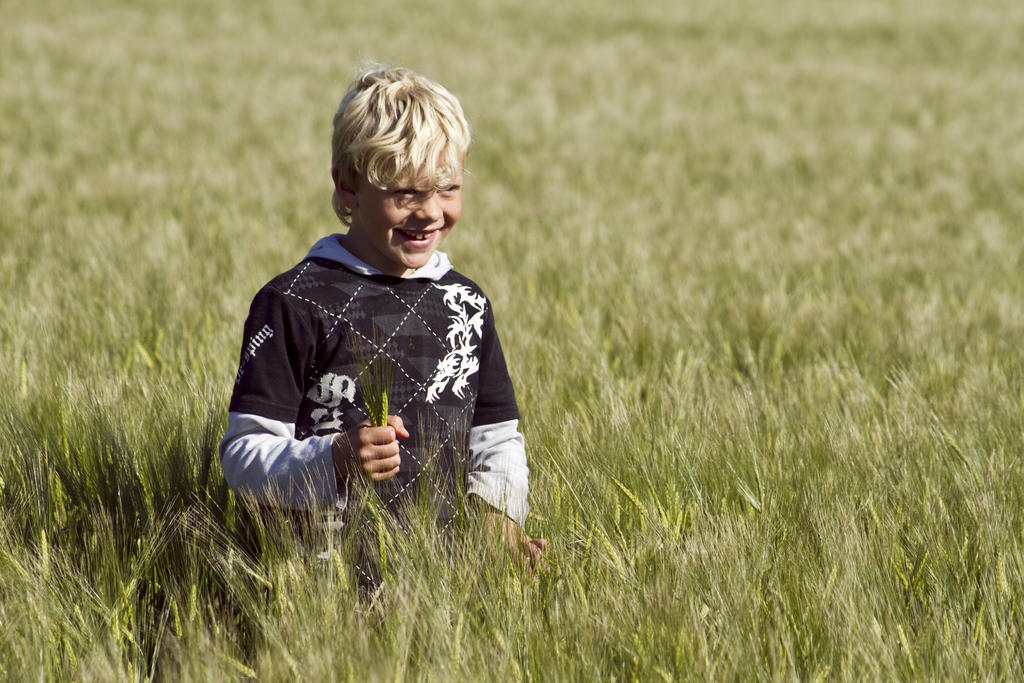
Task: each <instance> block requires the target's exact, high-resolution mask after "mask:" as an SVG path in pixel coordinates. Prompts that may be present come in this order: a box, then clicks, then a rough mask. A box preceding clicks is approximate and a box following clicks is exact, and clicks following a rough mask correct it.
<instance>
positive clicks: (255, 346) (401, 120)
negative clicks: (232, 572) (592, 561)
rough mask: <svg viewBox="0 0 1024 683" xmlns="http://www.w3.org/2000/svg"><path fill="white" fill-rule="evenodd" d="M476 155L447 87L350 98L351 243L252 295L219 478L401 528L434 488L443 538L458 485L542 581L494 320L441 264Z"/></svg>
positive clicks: (366, 88)
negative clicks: (385, 388) (352, 499)
mask: <svg viewBox="0 0 1024 683" xmlns="http://www.w3.org/2000/svg"><path fill="white" fill-rule="evenodd" d="M469 146H470V134H469V126H468V124H467V123H466V120H465V117H464V116H463V113H462V107H461V106H460V104H459V101H458V100H457V99H456V98H455V97H454V96H453V95H452V94H451V93H449V92H448V91H447V90H445V89H444V88H443V87H441V86H440V85H438V84H437V83H435V82H433V81H431V80H429V79H427V78H425V77H424V76H422V75H420V74H417V73H414V72H412V71H409V70H408V69H402V68H379V69H375V70H372V71H369V72H367V73H364V74H363V75H362V76H360V77H359V78H357V79H356V80H355V81H354V82H353V83H352V85H351V86H350V87H349V90H348V92H347V93H346V94H345V97H344V99H342V101H341V105H340V106H339V108H338V111H337V113H336V114H335V116H334V134H333V139H332V166H331V177H332V179H333V181H334V196H333V204H334V209H335V212H336V213H337V214H338V217H339V218H340V219H341V221H342V222H343V223H345V224H347V225H348V232H347V234H345V235H340V234H335V235H330V236H328V237H324V238H323V239H321V240H320V241H318V242H317V243H316V244H315V245H314V246H313V248H312V249H311V250H310V252H309V253H308V254H307V255H306V258H305V259H304V260H303V261H302V262H300V263H299V264H298V265H296V266H295V267H294V268H292V269H291V270H288V271H287V272H285V273H282V274H281V275H278V276H277V277H275V278H274V279H272V280H271V281H270V282H269V283H267V284H266V285H265V286H264V287H263V288H262V289H261V290H260V291H259V292H258V293H257V294H256V297H255V299H254V300H253V302H252V306H251V308H250V311H249V317H248V319H247V320H246V323H245V335H244V338H243V346H242V354H241V362H240V364H239V368H238V374H237V377H236V380H235V388H234V393H233V395H232V397H231V404H230V413H229V416H228V429H227V433H226V434H225V435H224V439H223V440H222V441H221V444H220V455H221V463H222V464H223V469H224V476H225V478H226V479H227V482H228V484H229V485H230V486H231V488H232V489H234V490H235V491H236V492H238V493H240V494H243V495H247V496H250V497H252V498H254V499H256V500H257V501H260V502H262V503H268V504H270V503H278V504H284V505H286V506H288V507H289V508H292V509H299V510H315V509H319V508H328V507H330V506H334V505H335V504H336V501H339V500H341V501H344V500H346V499H347V495H346V494H347V492H348V490H349V489H350V487H351V485H352V483H353V479H354V478H357V477H360V478H363V479H364V480H366V481H367V482H370V483H371V484H370V485H372V486H374V487H375V488H376V489H377V492H378V493H379V494H380V497H381V500H382V501H384V502H385V504H386V505H387V506H388V507H389V508H391V509H392V510H394V511H395V513H396V514H400V510H401V508H402V506H403V505H405V504H407V503H408V502H409V501H410V499H411V498H414V497H415V496H416V495H417V491H419V490H422V488H423V484H424V483H428V484H429V485H430V486H431V488H432V490H433V491H434V492H435V494H434V495H435V496H436V497H437V500H438V501H439V506H438V508H437V509H438V515H439V516H440V518H441V519H440V521H441V522H442V523H443V524H445V525H446V524H447V523H448V522H449V521H450V520H451V518H452V517H453V515H454V513H455V509H456V503H455V501H454V492H455V490H456V489H457V488H458V487H459V486H461V487H462V488H464V490H466V491H467V492H468V494H470V495H471V496H474V497H475V499H476V501H477V503H478V507H480V508H482V509H483V510H484V511H485V514H486V515H487V519H488V525H489V526H490V527H491V528H493V529H494V530H495V532H496V533H498V534H500V537H501V538H502V539H503V540H504V541H505V542H506V543H508V545H509V547H510V548H512V549H513V550H514V551H515V552H517V553H522V554H523V555H524V556H525V557H526V559H528V560H529V561H530V563H531V565H532V564H534V563H535V562H536V561H537V560H538V558H539V557H540V554H541V552H542V551H543V549H544V548H545V546H546V545H547V542H546V541H545V540H544V539H532V538H529V537H528V536H526V534H525V533H524V532H523V531H522V525H523V521H524V520H525V518H526V515H527V513H528V510H529V507H528V505H527V500H526V498H527V492H528V489H529V485H528V475H529V469H528V468H527V465H526V454H525V450H524V446H523V438H522V436H521V435H520V433H519V431H518V418H519V414H518V410H517V407H516V402H515V396H514V393H513V389H512V382H511V380H510V379H509V375H508V371H507V369H506V366H505V360H504V356H503V355H502V351H501V345H500V344H499V342H498V336H497V333H496V331H495V327H494V317H493V313H492V310H491V307H490V305H489V303H488V301H487V299H486V297H485V296H484V294H483V293H482V292H481V291H480V289H479V287H477V285H476V284H474V283H473V282H472V281H471V280H469V279H467V278H466V277H464V276H462V275H460V274H458V273H457V272H455V271H454V270H452V267H451V264H450V262H449V260H448V257H447V256H446V255H445V254H444V253H443V252H440V251H438V247H439V246H440V245H441V242H442V241H443V240H444V239H445V237H447V236H448V234H449V233H450V232H451V230H452V228H453V227H454V226H455V223H456V222H457V221H458V220H459V216H460V215H461V213H462V182H463V166H464V163H465V160H466V155H467V153H468V151H469ZM381 373H383V374H384V375H390V392H389V399H390V409H389V411H388V412H389V414H388V416H387V420H386V422H387V424H386V426H382V427H376V426H370V421H369V419H368V412H367V408H366V402H365V399H366V397H367V396H368V395H372V393H373V392H372V388H371V386H369V384H368V382H370V380H369V378H370V377H372V376H374V374H381ZM467 445H468V462H460V461H459V460H460V454H462V455H464V454H465V452H466V446H467ZM428 477H429V478H430V479H431V481H429V482H428V481H425V480H426V479H427V478H428ZM460 479H462V481H459V480H460ZM438 494H439V495H438Z"/></svg>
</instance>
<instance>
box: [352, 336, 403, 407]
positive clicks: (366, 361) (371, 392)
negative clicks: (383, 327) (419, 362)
mask: <svg viewBox="0 0 1024 683" xmlns="http://www.w3.org/2000/svg"><path fill="white" fill-rule="evenodd" d="M379 337H380V334H379V332H378V330H377V326H376V325H374V327H373V338H374V342H376V341H377V340H378V338H379ZM380 346H382V345H381V344H376V343H375V344H374V347H380ZM355 356H356V360H357V361H358V362H359V365H360V366H361V367H362V369H361V370H360V371H359V390H360V393H361V394H362V397H363V405H364V406H365V407H366V412H367V413H368V414H369V416H370V426H372V427H384V426H386V425H387V423H388V407H389V403H390V398H391V384H392V381H393V380H394V376H395V361H394V354H391V353H388V350H387V349H383V350H382V351H381V352H380V353H379V354H378V355H377V357H376V358H369V357H368V353H367V349H366V348H364V347H363V346H362V345H357V346H356V349H355Z"/></svg>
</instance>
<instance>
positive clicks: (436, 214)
mask: <svg viewBox="0 0 1024 683" xmlns="http://www.w3.org/2000/svg"><path fill="white" fill-rule="evenodd" d="M419 213H420V214H421V215H422V216H423V218H426V219H427V220H429V221H430V222H431V223H433V222H435V221H437V220H440V218H441V213H442V212H441V202H440V200H439V199H438V197H437V192H431V193H430V194H428V195H427V196H426V198H424V200H423V202H422V203H420V206H419Z"/></svg>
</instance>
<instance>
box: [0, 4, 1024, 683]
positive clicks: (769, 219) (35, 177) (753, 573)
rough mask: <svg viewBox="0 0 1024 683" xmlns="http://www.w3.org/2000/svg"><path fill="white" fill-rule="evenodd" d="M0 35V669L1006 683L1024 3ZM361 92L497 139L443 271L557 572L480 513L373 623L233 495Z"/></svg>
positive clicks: (435, 7)
mask: <svg viewBox="0 0 1024 683" xmlns="http://www.w3.org/2000/svg"><path fill="white" fill-rule="evenodd" d="M3 17H4V20H3V22H2V27H0V37H2V41H3V46H4V47H3V52H2V55H3V56H2V59H0V182H2V187H0V207H2V208H0V244H2V246H0V679H3V680H29V679H34V680H38V679H53V680H97V679H99V680H121V679H153V678H160V679H179V678H180V679H183V680H211V679H212V680H218V679H224V678H232V679H234V678H251V677H255V678H259V679H261V680H282V679H287V680H291V679H296V678H301V679H309V680H364V679H370V680H380V679H388V680H391V679H412V680H480V679H494V680H509V679H531V680H641V681H646V680H691V679H693V680H701V679H715V680H719V679H726V680H735V679H744V680H747V679H757V680H775V679H800V680H805V679H814V680H820V679H840V680H849V679H854V680H860V679H893V678H896V679H933V678H943V679H955V680H956V679H1019V678H1021V677H1022V676H1024V649H1022V648H1021V646H1020V643H1021V642H1022V641H1024V605H1022V600H1024V585H1022V570H1024V551H1022V544H1024V462H1022V459H1024V351H1022V344H1021V340H1022V339H1024V192H1022V191H1021V188H1022V187H1024V117H1022V116H1021V115H1020V112H1021V111H1024V69H1022V68H1021V64H1024V5H1021V4H1019V3H1013V2H1008V1H999V0H980V1H979V2H967V1H966V0H957V1H953V0H938V1H937V2H925V1H924V0H893V1H886V2H882V1H881V0H876V1H870V0H869V1H867V2H857V3H844V2H835V1H834V0H826V1H825V2H812V1H811V0H779V1H777V2H768V3H753V2H721V3H719V2H708V1H706V0H697V1H695V2H692V3H676V2H670V1H668V0H654V1H653V2H649V3H632V2H623V3H609V4H607V5H602V4H595V3H587V2H582V1H581V0H567V1H566V2H563V3H533V2H522V1H517V2H511V1H508V0H489V1H487V2H466V3H455V2H448V1H446V0H442V1H441V2H438V3H413V2H408V1H406V0H380V1H379V2H375V3H328V2H321V1H316V0H303V1H301V2H296V3H290V4H288V5H284V4H283V3H269V2H263V1H254V2H240V1H238V0H225V1H224V2H218V3H204V2H197V1H195V0H183V1H182V2H179V3H158V2H149V1H140V2H132V3H129V2H126V1H125V0H98V1H97V2H90V3H71V2H67V1H66V0H37V1H35V2H31V3H16V2H5V3H3ZM367 60H383V61H386V62H390V63H393V64H401V65H406V66H409V67H412V68H414V69H417V70H420V71H422V72H424V73H426V74H427V75H429V76H431V77H433V78H436V79H437V80H439V81H441V82H442V83H445V84H446V85H447V86H448V87H449V88H450V89H451V90H453V91H454V92H455V93H456V94H457V95H458V96H459V97H460V98H461V99H462V102H463V105H464V107H465V109H466V113H467V116H468V118H469V120H470V123H471V125H472V127H473V134H474V143H473V150H472V153H471V155H470V159H469V166H468V175H467V181H466V190H465V192H466V208H465V212H464V214H463V217H462V219H461V221H460V223H459V225H458V227H457V228H456V229H455V231H454V232H453V233H452V235H451V237H450V238H449V240H448V241H447V242H446V244H445V250H446V251H448V253H449V254H450V256H451V258H452V260H453V262H454V263H455V266H456V267H457V268H458V269H459V270H460V271H461V272H464V273H466V274H467V275H469V276H470V277H472V278H474V279H475V280H476V281H477V282H479V283H480V284H481V286H482V287H483V288H484V290H485V291H486V292H487V293H488V295H489V296H490V298H491V300H492V302H493V305H494V308H495V311H496V316H497V322H498V329H499V332H500V334H501V336H502V345H503V347H504V349H505V354H506V357H507V359H508V362H509V366H510V370H511V372H512V376H513V379H514V381H515V383H516V388H517V395H518V400H519V405H520V410H521V412H522V415H523V420H522V428H523V431H524V434H525V436H526V441H527V449H528V454H529V458H530V466H531V470H532V474H531V496H530V501H531V507H532V511H533V512H532V515H531V518H530V520H529V531H530V532H531V533H532V534H533V535H544V536H546V537H547V538H548V539H549V540H550V542H551V546H550V548H549V551H548V553H547V556H546V557H547V563H548V566H547V568H546V569H545V570H544V571H541V572H539V573H538V574H537V575H536V576H534V577H530V576H529V575H527V574H526V573H525V572H524V571H523V570H522V568H520V567H518V566H517V565H516V564H514V563H512V562H510V561H509V560H508V559H507V558H504V557H501V556H500V555H499V556H494V555H493V554H492V553H490V551H488V550H486V547H485V544H484V540H483V538H482V536H481V533H482V532H481V530H480V529H479V528H478V526H477V525H476V524H475V522H476V520H474V519H473V518H472V517H471V516H468V517H466V518H465V519H463V531H462V533H461V535H460V537H459V539H458V541H457V543H456V545H455V547H453V548H448V549H442V548H440V546H439V545H438V543H437V542H436V539H435V538H433V537H432V535H431V533H430V530H429V525H427V524H426V523H424V524H421V525H419V526H416V525H413V528H412V530H411V531H410V532H408V533H406V534H399V535H391V536H388V535H385V536H382V538H384V539H385V540H386V541H387V543H388V544H389V545H388V547H387V548H382V550H384V551H387V552H388V553H390V554H389V555H388V556H389V557H390V558H391V565H390V567H389V579H388V582H387V585H386V587H385V589H384V590H383V591H382V592H381V593H380V594H379V595H376V596H366V595H361V594H360V593H359V591H358V589H357V587H356V583H355V581H354V578H353V576H352V575H351V570H350V569H349V565H348V563H347V559H348V556H349V553H350V551H351V548H349V547H347V546H346V545H345V543H344V542H342V543H340V545H337V546H335V545H334V543H335V542H334V539H333V537H332V536H331V535H330V534H329V533H328V532H323V533H320V532H317V533H314V534H312V535H311V536H306V537H303V538H297V537H296V536H295V535H294V534H293V533H292V532H291V531H290V529H289V527H288V526H287V524H284V523H282V524H281V525H275V524H272V523H269V522H268V523H266V524H264V523H263V522H262V521H259V520H256V519H255V518H253V517H252V516H251V515H250V514H249V511H248V509H247V507H246V505H245V503H244V501H242V500H239V499H236V498H235V497H234V496H233V495H232V494H231V493H230V492H229V491H228V490H227V488H226V486H225V484H224V482H223V478H222V476H221V472H220V466H219V462H218V460H217V455H216V449H217V442H218V440H219V438H220V435H221V433H222V431H223V429H224V426H225V424H226V411H227V402H228V398H229V395H230V390H231V385H232V377H233V375H234V372H235V369H236V363H237V359H238V352H239V348H240V345H241V329H242V322H243V321H244V318H245V315H246V312H247V308H248V304H249V301H250V299H251V297H252V295H253V294H254V293H255V291H256V289H257V288H258V287H259V286H260V285H262V284H263V283H264V282H265V281H267V280H268V279H270V278H271V277H272V276H274V275H275V274H277V273H278V272H280V271H282V270H284V269H286V268H288V267H290V266H291V265H293V264H294V263H295V262H297V261H298V260H299V259H300V258H301V257H302V256H303V255H304V254H305V253H306V251H307V249H308V248H309V246H310V245H311V244H312V243H313V242H314V241H315V240H316V239H317V238H319V237H320V236H322V235H324V234H328V233H331V232H336V231H339V230H340V226H339V225H338V223H337V219H336V218H335V216H334V214H333V212H332V209H331V205H330V191H331V185H330V178H329V164H330V150H329V143H330V125H331V116H332V115H333V112H334V109H335V107H336V106H337V102H338V100H339V98H340V96H341V94H342V92H343V91H344V88H345V86H346V84H347V82H348V81H349V80H350V79H351V77H352V76H353V74H354V72H355V70H356V68H357V67H358V66H359V65H360V64H361V63H364V62H365V61H367ZM282 522H283V521H282ZM382 542H383V541H382ZM328 548H330V552H329V553H328V554H327V555H326V557H327V558H328V559H327V560H323V559H320V557H319V555H320V553H321V552H322V551H324V550H326V549H328ZM335 551H336V552H335Z"/></svg>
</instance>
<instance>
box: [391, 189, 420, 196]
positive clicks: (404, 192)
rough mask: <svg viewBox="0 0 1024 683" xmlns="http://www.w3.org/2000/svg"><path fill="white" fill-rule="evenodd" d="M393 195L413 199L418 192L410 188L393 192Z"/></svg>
mask: <svg viewBox="0 0 1024 683" xmlns="http://www.w3.org/2000/svg"><path fill="white" fill-rule="evenodd" d="M395 194H398V195H402V196H403V197H414V196H416V195H417V194H418V192H417V190H414V189H412V188H411V187H404V188H402V189H400V190H395Z"/></svg>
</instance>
